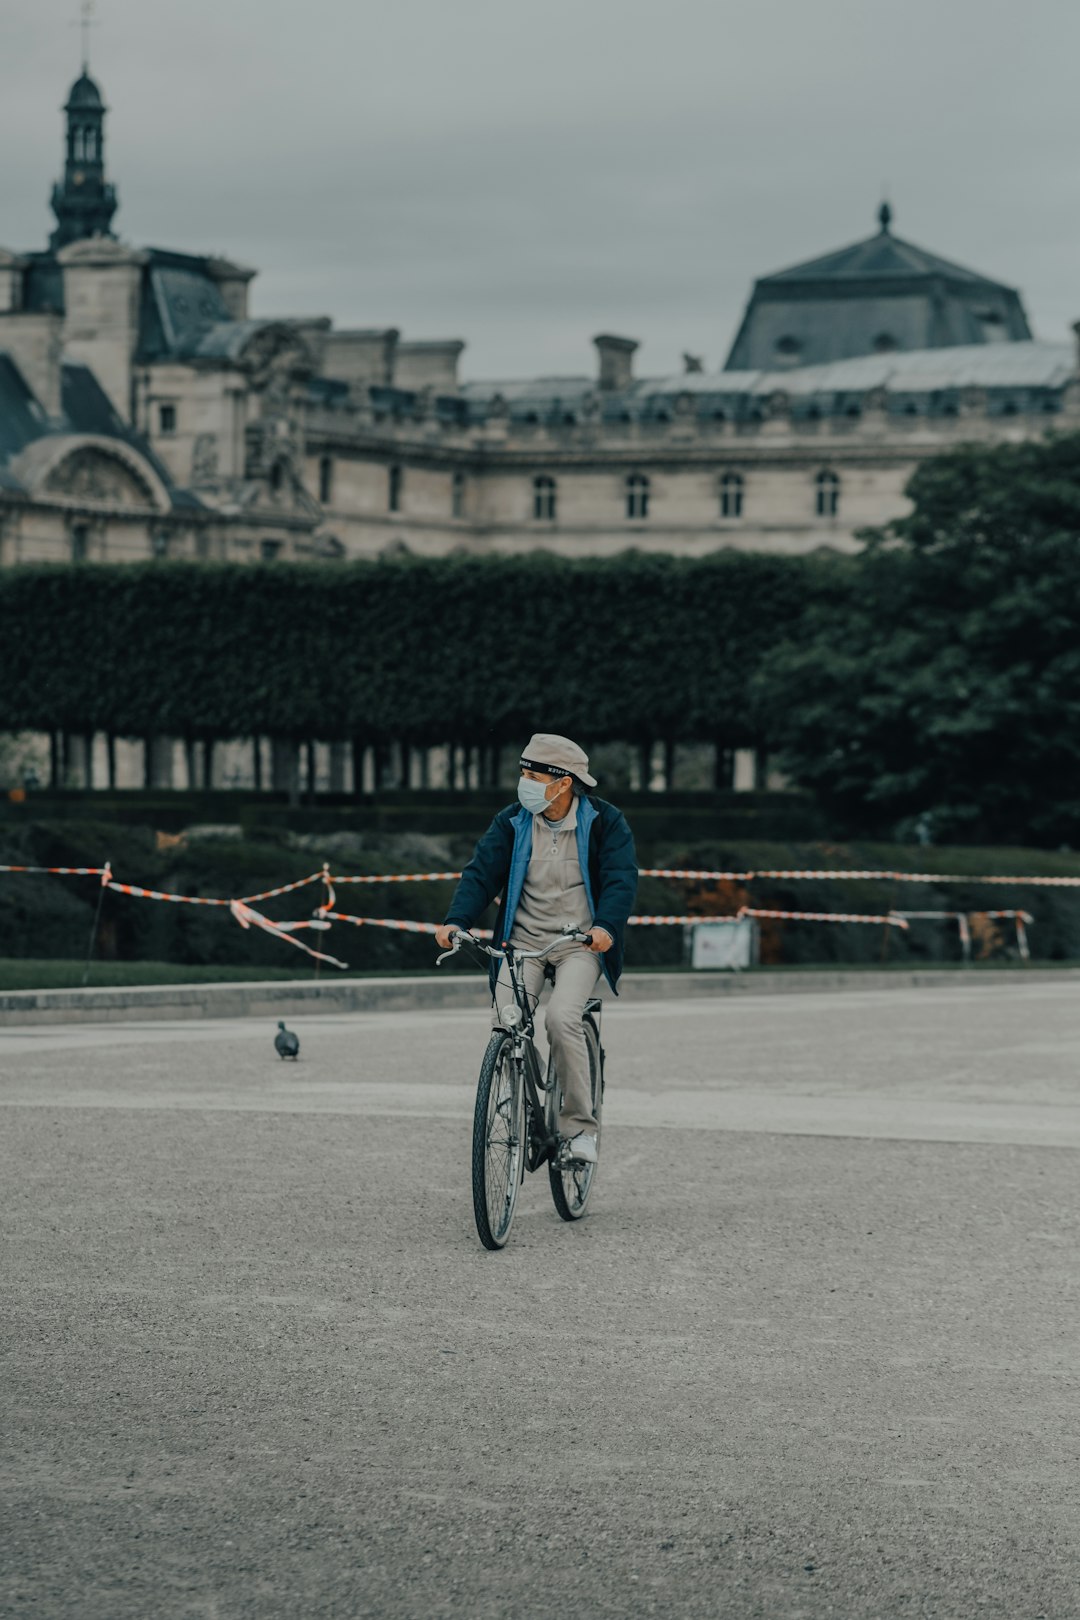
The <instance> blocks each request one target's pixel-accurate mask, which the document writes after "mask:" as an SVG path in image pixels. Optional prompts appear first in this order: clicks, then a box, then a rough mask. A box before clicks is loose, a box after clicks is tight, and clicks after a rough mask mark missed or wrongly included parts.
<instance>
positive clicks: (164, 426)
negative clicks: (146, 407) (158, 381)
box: [158, 405, 176, 434]
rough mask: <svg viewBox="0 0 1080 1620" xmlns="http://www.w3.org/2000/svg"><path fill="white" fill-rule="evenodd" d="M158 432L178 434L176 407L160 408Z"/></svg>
mask: <svg viewBox="0 0 1080 1620" xmlns="http://www.w3.org/2000/svg"><path fill="white" fill-rule="evenodd" d="M158 432H159V433H161V434H167V433H175V432H176V406H175V405H159V406H158Z"/></svg>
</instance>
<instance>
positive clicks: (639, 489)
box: [626, 473, 649, 518]
mask: <svg viewBox="0 0 1080 1620" xmlns="http://www.w3.org/2000/svg"><path fill="white" fill-rule="evenodd" d="M626 515H627V517H628V518H647V517H648V515H649V480H648V478H647V477H646V476H645V474H644V473H631V474H630V476H629V478H628V479H627V480H626Z"/></svg>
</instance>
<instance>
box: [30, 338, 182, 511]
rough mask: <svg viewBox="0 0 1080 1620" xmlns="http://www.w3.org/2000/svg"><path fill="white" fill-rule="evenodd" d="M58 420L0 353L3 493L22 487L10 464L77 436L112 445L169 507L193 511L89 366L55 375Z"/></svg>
mask: <svg viewBox="0 0 1080 1620" xmlns="http://www.w3.org/2000/svg"><path fill="white" fill-rule="evenodd" d="M60 410H61V415H60V419H59V420H58V421H55V422H51V421H50V420H49V418H48V416H47V415H46V413H45V411H44V410H43V408H42V406H41V404H40V403H39V401H38V400H37V399H36V398H35V396H34V394H33V392H32V391H31V389H30V387H29V386H28V384H27V382H26V380H25V379H24V377H23V375H22V372H21V371H20V370H19V368H18V366H17V365H16V364H15V362H14V361H13V360H12V359H11V357H10V355H8V354H6V353H4V352H3V351H2V350H0V483H2V484H3V487H4V488H6V489H8V490H17V489H19V488H20V487H21V486H20V484H19V481H18V479H16V478H15V477H14V475H13V474H12V472H11V467H10V463H11V461H13V460H14V458H15V457H16V456H18V455H19V454H20V453H21V452H22V451H24V450H25V449H26V447H27V446H28V445H30V444H33V443H35V442H36V441H38V440H45V439H54V438H57V437H65V438H66V437H71V436H73V435H74V436H77V435H80V434H85V435H87V436H92V437H94V438H98V439H102V438H104V439H116V440H119V441H120V442H121V443H123V444H124V445H126V446H127V448H128V449H129V450H133V451H135V452H136V453H137V454H138V455H139V456H141V457H142V459H143V460H144V461H145V462H147V463H148V464H149V466H150V467H151V469H152V470H153V472H154V473H155V474H156V476H157V477H158V478H159V479H160V481H161V483H162V484H163V485H164V486H165V488H166V489H167V490H168V492H169V497H170V499H171V500H172V502H173V505H174V506H180V505H184V506H188V505H193V504H195V505H198V504H199V503H198V502H197V501H195V499H194V497H192V496H190V495H189V494H188V492H187V491H186V490H178V489H177V488H176V486H175V485H174V483H173V481H172V478H171V476H170V474H169V471H168V469H167V468H166V466H165V465H164V463H163V462H162V461H160V460H159V458H158V457H157V456H156V455H155V454H154V452H153V450H152V449H151V448H150V445H149V444H148V443H147V441H146V440H145V439H144V438H143V436H142V435H141V434H140V433H136V432H135V430H134V429H133V428H131V427H129V426H128V424H127V423H126V422H125V421H124V420H123V418H122V417H121V416H120V415H119V413H118V412H117V410H116V409H115V407H114V406H113V403H112V401H111V400H110V399H109V397H108V395H107V394H106V393H105V392H104V390H103V389H102V387H101V384H100V383H99V382H98V380H97V378H96V377H95V376H94V373H93V372H92V371H91V370H90V369H89V367H88V366H83V365H77V364H75V363H73V362H72V361H70V360H65V361H64V362H63V363H62V365H61V370H60Z"/></svg>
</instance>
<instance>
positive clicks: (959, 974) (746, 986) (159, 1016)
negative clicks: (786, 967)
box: [0, 968, 1080, 1028]
mask: <svg viewBox="0 0 1080 1620" xmlns="http://www.w3.org/2000/svg"><path fill="white" fill-rule="evenodd" d="M1003 981H1006V982H1007V983H1008V984H1009V985H1010V986H1012V985H1015V984H1017V983H1020V982H1023V983H1024V984H1063V983H1076V982H1077V981H1080V968H1059V969H1042V970H1040V969H1038V968H1020V969H1002V970H999V971H990V972H979V971H974V972H972V971H965V970H964V969H962V968H961V969H956V970H953V971H940V970H937V971H935V970H934V969H932V968H929V969H911V970H906V969H899V970H896V971H893V972H888V971H876V970H874V969H869V970H868V971H867V972H865V973H852V972H848V971H845V970H843V969H837V970H831V969H827V968H825V969H822V970H821V971H820V972H817V971H813V970H811V971H810V972H807V973H798V974H788V973H769V972H764V973H762V972H757V973H695V974H689V973H628V974H626V975H625V977H624V978H623V980H622V986H621V990H620V999H621V1000H623V1001H626V1002H636V1001H667V1000H671V1001H703V1000H704V1001H708V1000H713V1001H715V1000H718V999H721V998H723V997H725V996H769V995H817V994H820V993H821V992H823V991H826V992H836V991H847V990H912V989H921V990H927V989H933V990H938V989H941V990H945V989H957V988H958V987H962V988H964V989H965V990H970V989H973V988H979V989H986V990H1000V989H1001V988H1002V985H1003ZM483 996H484V987H483V980H482V977H481V975H479V974H477V975H476V976H475V977H472V976H466V975H465V974H455V975H454V976H453V977H448V978H446V979H442V980H437V979H434V978H385V979H347V980H342V981H339V982H337V983H335V982H334V981H333V980H318V981H311V980H292V979H273V980H269V981H255V982H250V981H249V982H243V983H235V984H229V983H225V984H170V985H137V986H131V987H121V986H114V987H104V988H100V989H89V990H6V991H2V992H0V1028H2V1027H4V1026H7V1025H11V1026H15V1025H27V1024H107V1023H151V1022H154V1021H158V1020H162V1021H164V1020H168V1021H174V1020H183V1019H206V1018H288V1017H296V1016H300V1015H303V1014H304V1013H313V1014H318V1013H369V1012H427V1011H436V1010H444V1009H454V1008H463V1009H473V1008H475V1007H476V1006H477V1003H478V1001H480V1000H481V999H483Z"/></svg>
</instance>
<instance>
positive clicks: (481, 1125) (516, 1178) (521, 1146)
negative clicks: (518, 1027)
mask: <svg viewBox="0 0 1080 1620" xmlns="http://www.w3.org/2000/svg"><path fill="white" fill-rule="evenodd" d="M522 1091H523V1087H522V1080H521V1072H520V1069H519V1068H518V1066H517V1064H515V1062H514V1060H513V1047H512V1044H511V1041H510V1038H509V1036H507V1035H504V1034H503V1033H502V1032H501V1031H500V1030H496V1031H495V1033H494V1034H493V1035H492V1037H491V1039H490V1041H489V1042H488V1047H487V1051H486V1052H485V1053H484V1061H483V1064H482V1066H481V1069H480V1078H479V1080H478V1081H477V1084H476V1109H475V1111H474V1113H473V1140H472V1195H473V1215H474V1216H475V1218H476V1230H477V1232H478V1233H479V1236H480V1241H481V1243H482V1244H483V1245H484V1247H485V1249H501V1248H502V1246H503V1244H504V1243H505V1242H506V1240H507V1238H508V1237H509V1236H510V1226H511V1223H512V1222H513V1219H514V1208H515V1205H516V1204H517V1195H518V1188H519V1187H520V1186H521V1180H522V1170H523V1155H524V1151H525V1107H524V1098H523V1096H522Z"/></svg>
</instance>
